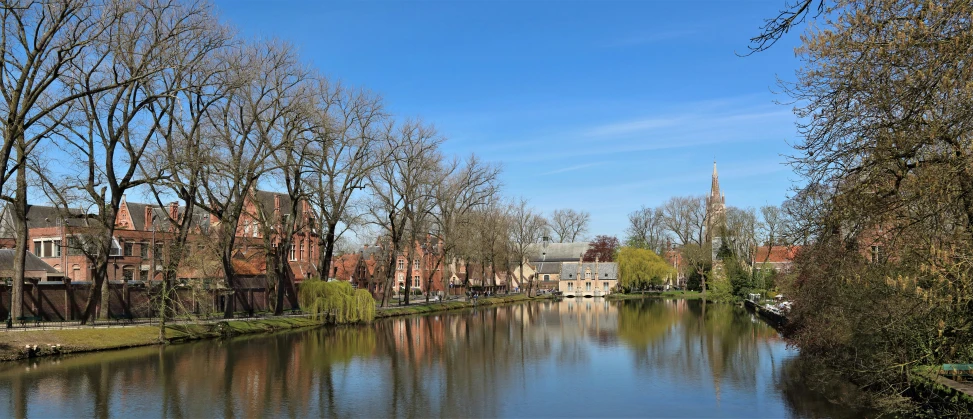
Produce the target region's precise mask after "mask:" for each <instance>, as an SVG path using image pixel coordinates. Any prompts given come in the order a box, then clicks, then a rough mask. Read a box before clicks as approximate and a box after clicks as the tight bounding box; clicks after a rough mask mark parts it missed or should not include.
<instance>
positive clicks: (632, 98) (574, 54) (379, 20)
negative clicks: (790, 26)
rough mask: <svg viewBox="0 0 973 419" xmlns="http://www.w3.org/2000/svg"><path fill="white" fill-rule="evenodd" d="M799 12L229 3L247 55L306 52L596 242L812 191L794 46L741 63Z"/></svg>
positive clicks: (726, 5)
mask: <svg viewBox="0 0 973 419" xmlns="http://www.w3.org/2000/svg"><path fill="white" fill-rule="evenodd" d="M782 2H783V0H766V1H729V0H726V1H650V0H643V1H636V0H633V1H619V2H611V1H541V0H536V1H417V2H407V1H348V2H311V1H308V2H297V1H290V2H288V1H283V2H269V1H217V3H216V4H217V7H218V9H219V10H220V13H221V16H222V18H223V19H224V20H226V21H227V22H228V23H231V24H232V25H234V26H236V28H237V30H238V32H239V34H240V35H241V36H242V37H244V38H279V39H281V40H284V41H287V42H290V43H292V44H294V45H295V46H296V47H297V48H298V50H299V51H300V53H301V56H302V58H303V59H304V60H306V61H307V62H309V63H310V64H312V65H313V66H315V67H317V68H318V69H319V70H320V71H321V72H322V73H324V74H326V75H328V76H330V77H332V78H335V79H340V80H342V81H343V82H345V83H347V84H352V85H357V86H361V87H365V88H368V89H370V90H372V91H375V92H376V93H379V94H381V95H382V96H384V98H385V100H386V104H387V106H388V108H389V109H390V110H391V111H392V112H394V113H395V114H396V115H398V116H399V117H402V118H406V117H419V118H421V119H423V120H424V121H426V122H429V123H433V124H434V125H435V126H436V127H437V129H438V130H439V131H440V133H441V134H443V135H444V136H446V137H447V138H448V139H449V140H448V141H447V143H446V144H445V146H444V149H445V151H446V152H448V153H453V154H460V155H465V154H469V153H470V152H475V153H477V154H478V155H480V156H482V157H483V158H484V159H486V160H489V161H493V162H498V163H501V164H502V165H503V167H504V171H503V178H502V179H503V183H504V185H505V193H506V194H507V195H509V196H523V197H525V198H528V199H529V200H530V201H531V203H532V205H533V206H535V207H536V208H537V209H539V210H541V211H543V212H545V213H549V212H550V211H552V210H554V209H556V208H574V209H579V210H586V211H589V212H591V215H592V225H591V229H590V232H589V234H590V235H591V236H593V235H595V234H615V235H618V236H619V237H622V236H623V235H624V230H625V228H626V224H627V219H626V215H627V214H628V213H629V212H631V211H634V210H635V209H637V208H638V207H640V206H641V205H647V206H657V205H659V204H661V203H662V202H663V201H665V200H666V199H668V198H669V197H671V196H676V195H699V194H705V193H708V192H709V187H710V175H711V172H712V164H713V159H714V157H715V158H716V160H717V162H718V164H719V171H720V183H721V186H722V188H723V191H724V193H725V194H726V200H727V204H728V205H734V206H740V207H747V206H754V207H758V206H760V205H764V204H768V203H769V204H779V203H780V202H781V201H783V199H784V198H785V197H786V196H787V193H788V191H789V189H790V187H791V184H792V182H793V181H795V180H796V176H795V175H794V174H793V173H792V171H791V170H790V169H789V168H788V167H787V166H786V165H783V164H782V163H783V162H784V161H785V160H786V159H785V158H784V157H782V155H786V154H788V153H789V152H790V147H789V146H788V143H793V142H795V139H796V130H795V128H794V121H795V117H794V116H793V114H792V113H791V107H790V106H787V105H777V104H775V103H774V101H775V100H780V101H786V99H787V98H786V97H784V96H781V95H778V94H775V93H774V91H777V90H779V89H778V88H777V86H776V79H777V77H780V78H783V79H785V80H792V79H793V78H794V70H795V69H796V68H797V67H798V62H797V60H796V59H795V58H794V47H795V46H796V45H797V44H798V43H799V38H798V34H797V33H792V34H790V35H789V36H788V37H787V38H785V39H784V40H782V41H781V42H779V43H778V44H777V45H776V46H775V47H774V48H772V49H771V50H769V51H767V52H763V53H760V54H756V55H754V56H750V57H746V58H741V57H739V56H737V55H736V54H735V53H736V52H741V53H742V52H745V51H746V46H747V40H748V39H749V38H750V37H751V36H753V35H755V34H757V33H758V31H759V26H760V24H761V23H762V22H763V19H764V18H765V17H768V16H771V15H773V14H774V13H775V12H776V11H777V10H778V8H779V7H780V6H781V5H782Z"/></svg>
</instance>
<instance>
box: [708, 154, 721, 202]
mask: <svg viewBox="0 0 973 419" xmlns="http://www.w3.org/2000/svg"><path fill="white" fill-rule="evenodd" d="M709 196H710V199H711V200H713V201H714V202H716V201H718V200H720V199H721V198H722V195H720V176H719V175H718V174H717V173H716V160H715V159H714V160H713V185H712V186H711V187H710V193H709Z"/></svg>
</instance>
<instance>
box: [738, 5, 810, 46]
mask: <svg viewBox="0 0 973 419" xmlns="http://www.w3.org/2000/svg"><path fill="white" fill-rule="evenodd" d="M827 3H828V1H827V0H787V1H786V2H785V3H784V8H783V9H781V10H780V11H779V12H778V13H777V16H774V17H773V18H770V19H766V20H765V21H764V25H763V26H761V27H760V34H759V35H757V36H755V37H753V38H750V45H749V46H748V47H747V48H748V49H749V50H750V52H748V53H747V54H746V55H750V54H753V53H755V52H760V51H764V50H767V49H769V48H770V47H772V46H774V44H776V43H777V41H778V40H780V38H782V37H783V36H784V35H785V34H787V33H788V32H790V31H791V29H793V28H794V27H795V26H797V25H800V24H802V23H804V21H805V20H807V17H808V16H809V15H810V16H812V17H816V16H820V15H822V14H827V10H828V8H827Z"/></svg>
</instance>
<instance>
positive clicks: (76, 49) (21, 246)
mask: <svg viewBox="0 0 973 419" xmlns="http://www.w3.org/2000/svg"><path fill="white" fill-rule="evenodd" d="M117 18H118V15H117V14H115V13H108V12H105V6H103V5H98V6H94V5H91V4H89V2H87V1H84V0H76V1H72V0H61V1H47V2H39V1H17V0H3V1H0V19H2V20H0V25H2V27H0V56H2V63H0V89H2V91H0V93H2V95H3V100H2V101H0V114H2V115H0V126H2V130H3V143H2V144H0V161H2V163H3V167H2V169H3V170H0V197H2V199H3V200H5V201H7V202H9V203H10V205H9V208H8V209H9V210H10V211H11V220H12V221H13V226H12V227H13V230H14V233H15V240H16V244H15V246H14V248H15V249H16V250H17V251H16V253H15V256H14V278H13V279H14V281H13V290H12V297H11V316H13V317H21V316H22V315H23V282H24V263H25V260H26V253H27V186H28V181H27V164H28V159H29V157H30V155H31V154H32V153H33V152H34V149H35V147H37V145H38V144H39V143H40V142H41V140H42V139H44V138H48V137H50V136H51V135H52V133H53V132H54V131H56V130H58V129H60V126H59V123H58V120H59V119H62V118H63V117H64V115H65V114H66V113H67V108H68V107H70V106H71V105H72V104H73V103H74V102H75V101H76V100H78V99H81V98H84V97H85V96H87V95H90V94H94V93H98V92H102V91H104V90H107V89H113V88H115V87H117V86H118V84H119V83H125V82H128V81H129V78H127V77H124V76H121V80H114V81H113V80H104V79H103V80H100V81H102V82H105V83H104V84H97V85H95V84H90V85H89V89H88V90H69V89H68V88H67V87H66V86H65V84H66V81H65V80H64V73H65V72H67V71H70V70H72V69H75V68H78V67H81V66H85V65H88V64H90V61H89V60H88V57H90V56H98V55H100V54H101V52H100V51H98V49H99V48H100V47H101V40H102V39H103V38H104V37H105V31H106V30H107V29H108V28H110V27H112V26H113V24H114V19H117ZM141 76H142V75H134V77H141ZM51 120H53V121H51ZM12 154H13V155H15V158H14V159H13V160H11V155H12ZM15 175H16V183H15V191H14V193H13V194H11V193H10V192H7V191H6V190H4V187H5V186H6V185H7V183H8V182H9V181H10V180H11V178H12V177H13V176H15Z"/></svg>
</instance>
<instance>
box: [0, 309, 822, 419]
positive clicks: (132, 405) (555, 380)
mask: <svg viewBox="0 0 973 419" xmlns="http://www.w3.org/2000/svg"><path fill="white" fill-rule="evenodd" d="M794 355H795V353H794V352H793V351H788V350H786V349H785V348H784V345H783V343H782V342H781V341H780V339H779V338H778V337H777V334H776V333H775V332H774V331H773V329H771V328H769V327H767V326H766V325H765V324H763V323H762V322H760V321H757V320H756V319H754V318H753V317H752V316H751V315H750V314H749V313H747V312H746V311H745V310H743V309H741V308H739V307H735V306H731V305H724V304H705V305H704V304H703V303H702V302H700V301H685V300H671V301H670V300H636V301H624V302H614V303H613V302H605V301H604V300H601V299H567V300H564V301H561V302H554V301H539V302H536V303H531V304H517V305H509V306H503V307H486V308H481V309H477V310H465V311H455V312H448V313H440V314H433V315H428V316H422V317H409V318H398V319H386V320H381V321H377V322H375V323H373V324H372V325H369V326H344V327H336V328H317V329H311V330H302V331H294V332H287V333H279V334H273V335H263V336H248V337H239V338H234V339H229V340H224V341H205V342H196V343H189V344H182V345H170V346H166V347H147V348H136V349H131V350H124V351H116V352H105V353H97V354H87V355H77V356H65V357H62V358H59V359H44V360H31V361H27V362H17V363H7V364H5V365H0V409H3V410H2V413H3V414H4V415H5V416H13V417H24V416H34V417H45V416H88V417H143V416H166V417H267V416H273V417H309V416H311V417H319V416H330V417H363V416H364V417H412V416H422V417H469V416H476V417H482V416H489V417H498V416H536V415H543V416H592V415H599V416H602V415H608V416H631V415H636V416H640V415H644V414H645V411H644V410H641V409H643V408H644V406H645V405H646V403H649V404H651V405H652V406H653V409H655V410H653V412H655V413H654V414H658V415H664V416H700V415H707V414H710V415H713V414H717V415H723V416H733V415H735V414H736V413H740V414H744V413H747V414H749V413H752V414H756V415H763V416H798V417H805V416H821V415H827V416H834V415H835V413H834V411H833V408H834V407H835V406H839V405H835V404H834V403H832V402H830V401H828V400H827V399H824V402H820V400H812V398H810V397H809V396H808V395H807V394H805V393H807V392H806V391H805V389H803V388H801V387H800V383H801V380H800V376H799V374H797V373H795V372H794V371H796V370H795V367H793V366H792V365H793V361H792V359H793V358H794ZM579 390H583V391H580V392H579ZM729 399H732V400H734V401H735V403H727V402H726V400H729ZM594 401H598V402H597V403H595V402H594ZM751 402H752V403H753V406H748V403H751ZM735 409H741V410H735ZM829 409H832V410H829ZM838 411H840V410H838ZM822 412H823V413H822Z"/></svg>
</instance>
